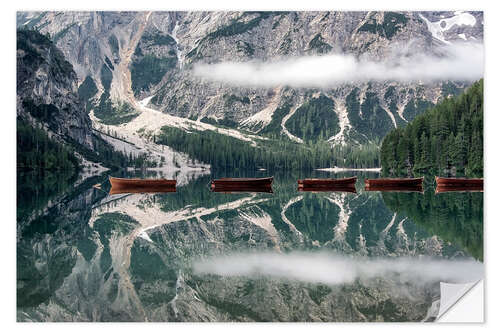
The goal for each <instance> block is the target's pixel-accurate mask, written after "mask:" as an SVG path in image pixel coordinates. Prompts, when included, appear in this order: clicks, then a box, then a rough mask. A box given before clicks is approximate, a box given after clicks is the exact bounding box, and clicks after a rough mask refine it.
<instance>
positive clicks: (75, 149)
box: [16, 28, 206, 178]
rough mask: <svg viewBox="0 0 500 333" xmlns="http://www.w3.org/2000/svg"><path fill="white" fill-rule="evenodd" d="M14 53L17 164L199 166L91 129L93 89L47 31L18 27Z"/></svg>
mask: <svg viewBox="0 0 500 333" xmlns="http://www.w3.org/2000/svg"><path fill="white" fill-rule="evenodd" d="M16 56H17V147H18V149H17V167H18V168H20V169H27V170H41V169H43V170H56V169H57V170H76V169H78V170H82V171H84V172H90V173H93V172H96V171H97V172H99V171H102V170H105V168H104V167H108V168H117V167H126V166H135V167H144V166H146V167H160V168H161V167H164V168H167V169H168V170H169V172H170V173H172V172H174V173H175V172H178V171H179V169H180V167H179V166H180V165H182V166H185V172H187V173H189V172H191V171H192V169H193V168H191V166H192V165H193V164H194V165H195V167H194V169H195V171H196V172H198V171H200V170H198V169H199V168H198V167H200V165H197V164H196V162H195V161H191V160H190V161H187V157H185V155H182V154H179V153H176V152H173V151H171V150H170V149H168V148H166V149H161V151H159V152H158V151H157V152H154V153H152V152H150V151H149V150H148V149H146V148H144V147H137V146H135V145H134V144H133V143H130V142H127V141H125V140H123V139H122V138H120V137H117V136H116V134H115V135H114V136H113V133H110V132H109V129H108V131H107V133H105V132H103V131H100V130H99V129H96V128H94V127H93V124H92V121H91V118H90V117H89V113H88V111H89V110H88V109H87V107H86V104H87V103H86V97H88V96H89V95H88V94H89V93H92V92H94V93H95V91H96V90H93V89H96V88H95V85H93V84H92V82H91V81H86V82H84V83H83V84H81V85H80V86H78V79H77V75H76V73H75V71H74V67H73V65H72V64H71V63H69V62H68V61H66V59H65V56H64V54H63V53H62V52H61V51H60V50H59V48H58V47H57V46H56V45H55V44H54V43H53V41H52V40H51V39H50V38H49V37H48V36H46V35H43V34H41V33H40V32H38V31H36V30H31V29H25V28H23V29H19V30H18V31H17V52H16ZM201 167H203V166H202V165H201ZM185 172H184V173H185ZM201 172H206V170H205V171H204V169H203V168H202V170H201ZM180 177H181V178H183V177H184V176H182V175H181V176H180Z"/></svg>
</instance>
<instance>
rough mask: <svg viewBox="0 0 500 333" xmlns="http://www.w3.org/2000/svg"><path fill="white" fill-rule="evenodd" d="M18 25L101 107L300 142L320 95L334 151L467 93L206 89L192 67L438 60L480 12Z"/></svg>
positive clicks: (477, 24) (52, 19)
mask: <svg viewBox="0 0 500 333" xmlns="http://www.w3.org/2000/svg"><path fill="white" fill-rule="evenodd" d="M18 25H19V26H28V27H31V26H32V27H37V28H38V29H39V30H40V31H42V32H44V33H49V34H50V35H51V36H52V38H53V39H54V41H55V43H56V44H57V46H58V47H59V48H60V49H61V50H62V51H63V53H64V54H65V56H66V58H67V59H68V60H69V61H70V62H71V63H72V64H73V66H74V68H75V71H76V72H77V74H78V78H79V81H80V82H83V81H84V80H85V79H86V78H87V77H90V78H91V79H92V80H93V81H94V82H95V84H96V86H97V88H98V92H97V93H96V94H95V96H94V97H93V101H94V107H95V108H98V105H99V104H100V102H101V99H103V98H104V99H107V100H108V99H109V100H111V101H112V102H113V103H114V104H115V105H119V102H120V101H122V102H126V103H128V104H129V105H131V106H133V107H136V108H138V105H137V100H141V99H144V98H146V97H151V98H150V99H148V100H147V104H148V105H149V106H150V107H151V108H154V109H156V110H160V111H162V112H164V113H168V114H170V115H175V116H180V117H182V118H190V119H195V120H201V121H204V122H212V123H214V122H217V123H219V124H224V125H226V126H230V127H233V128H237V129H239V130H242V131H252V132H257V133H259V132H265V128H266V126H267V125H268V124H269V123H270V122H271V121H274V122H278V123H281V124H282V126H281V128H279V129H274V131H276V132H278V133H277V134H279V133H282V134H283V135H284V138H285V137H289V138H291V139H293V140H296V141H299V142H300V140H302V139H304V138H301V137H300V135H298V134H297V133H289V131H288V129H287V125H288V126H290V122H293V120H294V117H296V116H297V115H295V116H294V112H295V110H296V109H297V108H299V107H300V106H301V105H303V104H304V103H307V102H310V101H314V100H315V99H316V98H318V97H319V96H320V95H323V96H324V97H325V98H327V99H329V100H330V102H328V103H326V104H325V105H326V106H325V108H327V109H328V112H329V113H330V116H331V117H332V118H336V119H337V123H339V124H340V126H339V130H338V133H336V135H332V136H331V137H330V138H329V139H330V142H332V144H339V143H346V142H349V143H363V142H367V141H369V140H377V139H379V138H381V137H382V136H383V135H384V134H385V133H387V131H388V130H390V129H391V128H394V127H397V126H403V125H404V124H405V123H406V122H407V121H409V120H411V119H413V117H414V116H415V115H416V114H418V113H420V112H422V111H423V110H424V109H425V108H427V107H429V106H430V105H432V104H435V103H436V102H437V101H438V100H439V99H441V98H443V97H445V96H448V95H449V94H456V93H457V92H459V91H461V90H462V89H463V88H464V87H465V86H467V84H468V83H467V82H451V81H445V82H440V81H436V82H432V83H425V84H424V83H421V82H420V83H419V82H413V83H407V84H400V83H396V82H392V81H386V82H365V83H352V84H340V85H337V86H336V87H333V88H324V89H305V88H302V89H299V88H291V87H288V86H275V87H272V88H262V87H261V88H259V87H255V88H250V87H241V86H234V85H229V84H225V83H218V82H212V81H208V80H205V79H202V78H200V77H197V76H195V75H193V71H192V69H193V66H194V65H196V64H200V63H220V62H224V61H231V62H243V61H266V62H272V61H277V60H282V59H287V58H289V57H298V56H304V55H325V54H335V53H347V54H351V55H353V56H355V57H356V58H358V59H370V60H373V61H383V60H385V59H388V58H390V57H391V55H393V54H394V53H399V54H407V55H411V54H414V53H417V52H420V53H428V54H436V53H437V52H439V50H438V49H439V47H440V46H442V45H447V44H450V43H455V42H457V41H461V42H465V41H467V42H473V41H479V42H480V41H482V34H483V29H482V13H480V12H473V13H463V12H455V13H453V12H422V13H418V12H400V13H394V12H150V13H146V12H120V13H117V12H98V13H95V12H59V13H56V12H43V13H19V14H18ZM423 70H425V69H423ZM331 105H333V107H332V106H331ZM280 108H282V109H280ZM283 108H285V109H286V110H285V109H283ZM279 109H280V110H281V112H276V110H279ZM313 121H314V120H313ZM166 125H168V124H167V123H166ZM287 133H288V134H292V135H288V134H287Z"/></svg>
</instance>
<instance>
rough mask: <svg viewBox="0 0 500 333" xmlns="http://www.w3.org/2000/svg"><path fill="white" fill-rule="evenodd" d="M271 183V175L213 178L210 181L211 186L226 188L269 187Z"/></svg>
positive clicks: (213, 187)
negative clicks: (262, 176)
mask: <svg viewBox="0 0 500 333" xmlns="http://www.w3.org/2000/svg"><path fill="white" fill-rule="evenodd" d="M272 183H273V177H267V178H221V179H214V180H212V183H211V188H212V189H216V188H226V189H238V188H246V189H248V188H259V187H263V188H264V187H271V185H272Z"/></svg>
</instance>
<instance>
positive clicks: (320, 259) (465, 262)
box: [193, 252, 484, 285]
mask: <svg viewBox="0 0 500 333" xmlns="http://www.w3.org/2000/svg"><path fill="white" fill-rule="evenodd" d="M193 270H194V273H195V274H215V275H220V276H246V277H255V276H267V277H273V278H283V279H292V280H299V281H303V282H312V283H324V284H331V285H334V284H341V283H352V282H354V281H355V280H356V279H358V278H359V279H371V278H375V277H395V276H397V278H398V279H399V280H401V281H412V282H415V283H426V282H432V281H446V282H450V283H466V282H472V281H477V280H479V279H481V278H482V277H483V274H484V271H483V270H484V268H483V264H482V263H481V262H478V261H475V260H472V259H461V260H446V259H433V258H426V257H423V258H413V257H401V258H394V259H385V258H380V259H378V258H351V257H346V256H340V255H336V254H331V253H326V252H319V253H307V252H295V253H291V254H280V253H272V252H263V253H251V254H244V253H239V254H234V255H229V256H221V257H213V258H210V259H206V260H200V261H197V262H195V263H194V264H193Z"/></svg>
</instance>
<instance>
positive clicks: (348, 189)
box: [298, 186, 357, 193]
mask: <svg viewBox="0 0 500 333" xmlns="http://www.w3.org/2000/svg"><path fill="white" fill-rule="evenodd" d="M298 191H299V192H312V193H316V192H346V193H357V192H356V187H354V186H330V187H301V186H299V188H298Z"/></svg>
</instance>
